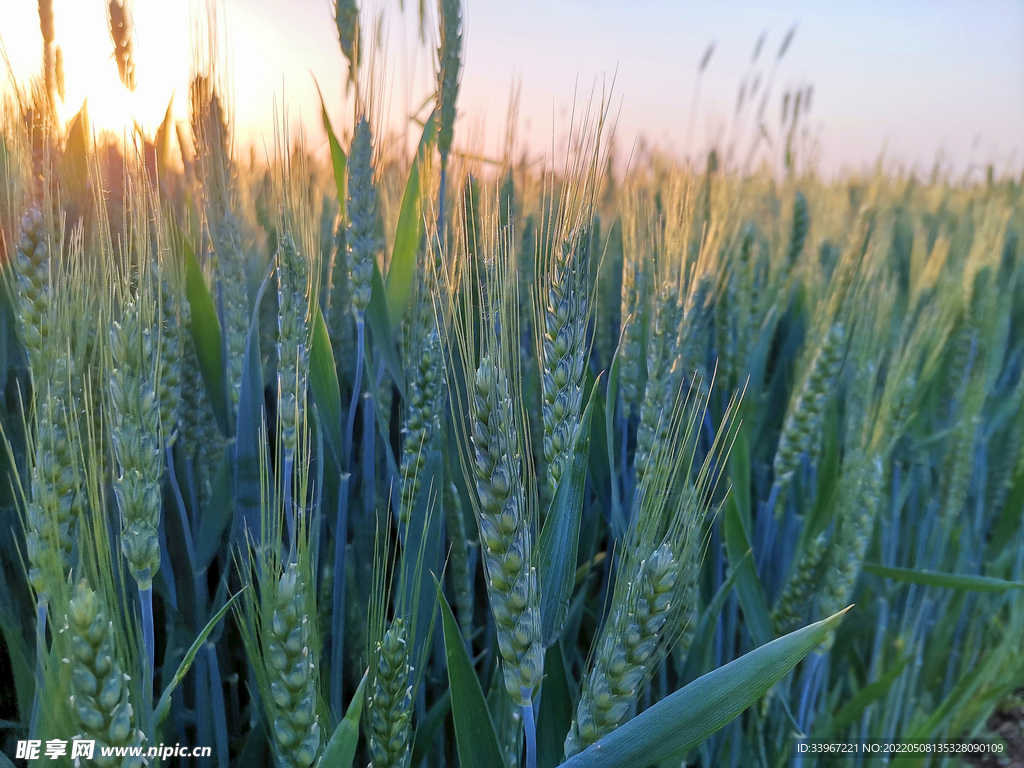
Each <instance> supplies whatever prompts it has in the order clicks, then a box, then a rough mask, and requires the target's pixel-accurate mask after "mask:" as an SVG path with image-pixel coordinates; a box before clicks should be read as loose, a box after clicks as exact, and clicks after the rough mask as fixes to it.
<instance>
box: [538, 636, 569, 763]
mask: <svg viewBox="0 0 1024 768" xmlns="http://www.w3.org/2000/svg"><path fill="white" fill-rule="evenodd" d="M572 716H573V711H572V694H571V693H570V691H569V675H568V673H567V672H566V670H565V658H564V657H563V656H562V644H561V643H555V644H554V645H552V646H551V647H550V648H548V650H547V653H546V654H545V656H544V689H543V694H542V695H541V697H540V713H539V715H538V717H537V765H538V768H555V766H556V765H558V764H559V763H560V762H562V756H563V755H564V754H565V751H564V750H565V735H566V734H567V733H568V732H569V728H570V726H571V725H572Z"/></svg>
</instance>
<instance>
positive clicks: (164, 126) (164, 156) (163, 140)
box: [156, 92, 174, 174]
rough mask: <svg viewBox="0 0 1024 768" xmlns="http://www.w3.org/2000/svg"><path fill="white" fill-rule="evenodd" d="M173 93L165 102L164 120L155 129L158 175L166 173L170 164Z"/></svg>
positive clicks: (172, 129)
mask: <svg viewBox="0 0 1024 768" xmlns="http://www.w3.org/2000/svg"><path fill="white" fill-rule="evenodd" d="M173 106H174V93H173V92H172V93H171V99H170V101H168V102H167V111H166V112H164V120H163V122H162V123H160V127H159V128H157V129H156V169H157V172H158V173H161V174H164V173H167V169H168V167H169V166H170V164H171V133H172V132H173V131H174V112H173V110H172V107H173Z"/></svg>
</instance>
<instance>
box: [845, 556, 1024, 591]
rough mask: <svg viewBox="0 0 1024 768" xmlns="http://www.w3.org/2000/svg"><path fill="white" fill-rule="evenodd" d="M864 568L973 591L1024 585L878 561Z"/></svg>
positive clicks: (913, 581)
mask: <svg viewBox="0 0 1024 768" xmlns="http://www.w3.org/2000/svg"><path fill="white" fill-rule="evenodd" d="M864 570H865V571H867V572H868V573H871V574H874V575H875V576H881V577H882V578H886V579H895V580H896V581H906V582H909V583H911V584H923V585H925V586H927V587H945V588H946V589H966V590H970V591H971V592H1005V591H1006V590H1008V589H1019V588H1020V587H1024V581H1005V580H1004V579H996V578H993V577H991V576H972V575H970V574H966V573H938V572H936V571H917V570H914V569H913V568H889V567H887V566H884V565H879V564H878V563H864Z"/></svg>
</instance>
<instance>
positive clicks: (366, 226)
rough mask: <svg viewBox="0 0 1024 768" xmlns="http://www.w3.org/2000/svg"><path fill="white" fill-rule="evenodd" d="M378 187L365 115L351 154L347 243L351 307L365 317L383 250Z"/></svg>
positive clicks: (358, 128) (360, 316) (357, 125)
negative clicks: (378, 255)
mask: <svg viewBox="0 0 1024 768" xmlns="http://www.w3.org/2000/svg"><path fill="white" fill-rule="evenodd" d="M377 206H378V200H377V187H376V186H375V184H374V180H373V134H372V132H371V131H370V124H369V123H368V122H367V120H366V118H365V117H360V118H359V120H358V121H357V122H356V127H355V130H354V131H353V134H352V145H351V147H350V149H349V154H348V207H347V213H348V222H349V224H348V234H347V236H346V245H347V247H348V266H349V282H350V285H351V286H352V310H353V311H354V312H355V315H356V319H357V321H358V320H362V317H363V315H364V313H365V312H366V307H367V306H369V304H370V293H371V290H372V289H371V282H372V279H373V265H374V260H375V259H376V257H377V252H378V251H379V250H380V247H379V243H378V238H377V232H376V226H377Z"/></svg>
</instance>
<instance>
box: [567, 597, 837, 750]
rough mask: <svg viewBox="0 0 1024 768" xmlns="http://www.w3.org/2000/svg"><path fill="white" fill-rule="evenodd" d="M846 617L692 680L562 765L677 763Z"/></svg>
mask: <svg viewBox="0 0 1024 768" xmlns="http://www.w3.org/2000/svg"><path fill="white" fill-rule="evenodd" d="M847 610H848V609H847ZM845 612H846V611H843V612H841V613H837V614H835V615H834V616H831V617H829V618H827V619H825V620H824V621H819V622H817V623H816V624H811V625H810V626H807V627H804V628H803V629H799V630H797V631H796V632H793V633H791V634H789V635H786V636H785V637H780V638H779V639H778V640H773V641H771V642H770V643H768V644H767V645H763V646H761V647H760V648H757V649H755V650H753V651H751V652H750V653H748V654H746V655H745V656H741V657H740V658H738V659H736V660H735V661H733V662H730V663H729V664H726V665H725V666H724V667H721V668H719V669H716V670H715V671H714V672H709V673H708V674H706V675H704V676H703V677H700V678H698V679H697V680H694V681H693V682H692V683H690V684H689V685H687V686H686V687H685V688H682V689H680V690H678V691H676V692H675V693H673V694H671V695H670V696H668V697H666V698H664V699H662V700H661V701H659V702H658V703H657V704H655V705H654V706H652V707H651V708H650V709H648V710H646V711H644V712H643V713H642V714H640V715H638V716H637V717H635V718H633V719H632V720H630V721H629V722H628V723H626V724H625V725H623V726H621V727H619V728H617V729H616V730H614V731H612V732H611V733H610V734H608V735H607V736H605V737H604V738H603V739H601V740H600V741H598V742H597V743H596V744H593V745H592V746H590V747H589V748H587V749H585V750H584V751H583V752H581V753H579V754H578V755H575V756H574V757H572V758H571V759H569V760H567V761H566V762H565V763H563V765H564V766H566V768H613V767H614V768H618V767H619V766H629V765H633V766H644V765H655V764H659V763H663V762H665V761H667V760H668V759H669V758H672V759H673V760H676V759H678V760H679V761H681V760H682V759H683V758H684V757H685V756H686V753H687V752H688V751H690V750H691V749H693V748H694V747H696V746H697V745H699V744H700V743H701V742H702V741H704V739H706V738H707V737H708V736H711V735H712V734H713V733H715V732H716V731H718V730H719V729H720V728H722V727H723V726H725V725H726V724H728V723H729V722H730V721H731V720H732V719H733V718H735V717H736V716H737V715H739V714H740V713H741V712H743V710H745V709H746V708H747V707H749V706H750V705H751V704H753V703H755V702H756V701H757V700H758V699H760V698H761V697H762V696H764V695H765V694H766V693H767V692H768V691H769V690H771V688H772V686H774V685H775V684H776V683H778V682H779V681H780V680H782V678H784V677H785V676H786V675H787V674H789V671H790V670H791V669H793V667H795V666H796V665H797V664H799V663H800V661H801V660H802V659H803V658H804V657H805V656H807V654H809V653H810V652H811V651H813V650H814V649H815V648H817V647H818V645H819V644H820V643H821V642H822V641H823V640H824V639H825V637H826V636H827V635H828V633H829V632H832V631H834V630H835V628H836V626H837V625H838V624H839V621H840V620H841V619H842V616H843V613H845Z"/></svg>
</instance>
